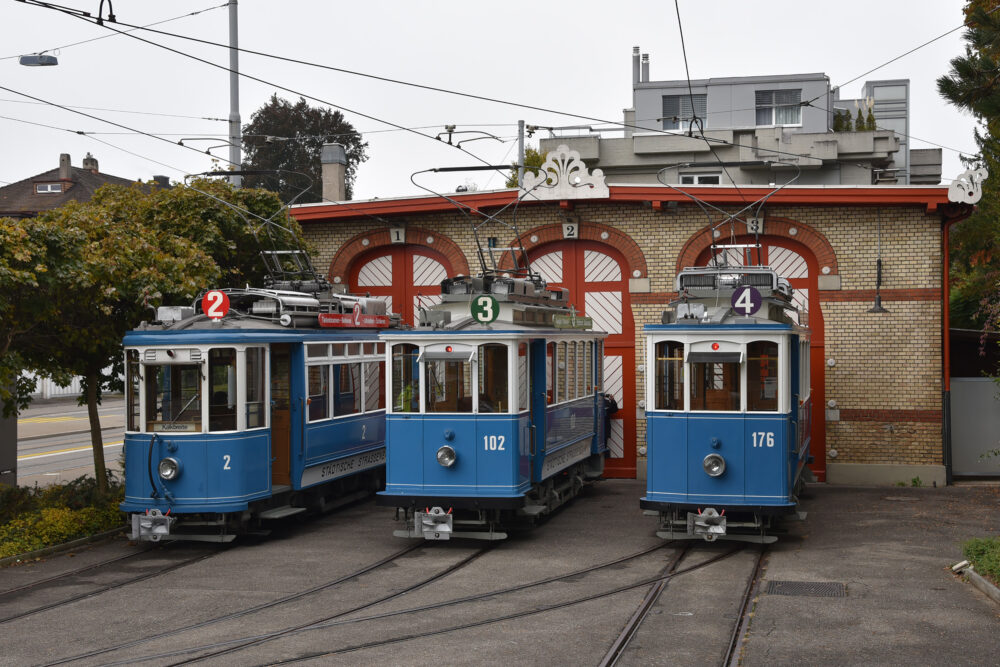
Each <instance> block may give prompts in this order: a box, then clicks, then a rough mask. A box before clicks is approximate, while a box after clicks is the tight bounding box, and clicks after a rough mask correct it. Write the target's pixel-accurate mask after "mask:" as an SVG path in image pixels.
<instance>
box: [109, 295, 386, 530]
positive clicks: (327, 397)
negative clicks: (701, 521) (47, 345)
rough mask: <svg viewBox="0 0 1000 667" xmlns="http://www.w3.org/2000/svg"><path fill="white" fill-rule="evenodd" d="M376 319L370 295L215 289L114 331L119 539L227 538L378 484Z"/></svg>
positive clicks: (380, 423) (382, 318)
mask: <svg viewBox="0 0 1000 667" xmlns="http://www.w3.org/2000/svg"><path fill="white" fill-rule="evenodd" d="M227 308H228V309H227ZM390 319H391V318H390V316H389V315H387V314H386V312H385V304H384V303H383V302H382V301H379V300H376V299H367V298H361V297H353V296H348V295H336V294H329V293H325V294H319V295H317V294H315V293H313V294H310V293H301V292H294V291H285V290H274V289H252V288H247V289H226V290H213V291H211V292H208V293H207V294H206V297H205V299H203V300H202V301H199V302H196V304H195V306H194V307H161V308H159V309H158V313H157V321H155V322H152V323H143V324H142V325H141V326H140V327H139V328H137V329H135V330H134V331H132V332H130V333H128V334H127V335H126V336H125V340H124V344H125V360H126V381H127V387H126V394H127V399H126V406H127V407H126V413H127V420H126V433H125V488H126V491H125V501H124V502H123V503H122V504H121V508H122V510H124V511H126V512H129V513H131V515H132V531H133V532H132V536H133V538H134V539H137V540H150V541H159V540H161V539H196V540H210V541H229V540H232V539H233V537H235V535H236V534H238V533H240V532H244V531H247V530H259V529H260V526H261V522H262V521H265V520H267V519H274V518H281V517H285V516H289V515H292V514H296V513H299V512H304V511H306V510H307V509H310V508H313V509H318V510H324V509H327V508H329V507H331V506H333V505H335V504H339V503H342V502H346V501H347V500H350V499H353V498H356V497H360V496H362V495H367V494H370V493H372V492H374V491H376V490H377V489H379V488H381V485H382V483H383V477H384V464H385V392H384V384H385V383H384V378H385V349H384V345H385V344H384V343H382V342H380V341H379V340H378V332H379V330H380V329H381V328H384V327H387V326H390Z"/></svg>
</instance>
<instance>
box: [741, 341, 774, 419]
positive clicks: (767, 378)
mask: <svg viewBox="0 0 1000 667" xmlns="http://www.w3.org/2000/svg"><path fill="white" fill-rule="evenodd" d="M777 410H778V344H777V343H772V342H770V341H766V340H755V341H752V342H750V343H748V344H747V411H748V412H777Z"/></svg>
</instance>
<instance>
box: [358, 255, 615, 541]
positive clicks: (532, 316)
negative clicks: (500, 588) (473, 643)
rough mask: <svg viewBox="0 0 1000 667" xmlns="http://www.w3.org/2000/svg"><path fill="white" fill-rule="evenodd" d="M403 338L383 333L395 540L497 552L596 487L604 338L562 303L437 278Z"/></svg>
mask: <svg viewBox="0 0 1000 667" xmlns="http://www.w3.org/2000/svg"><path fill="white" fill-rule="evenodd" d="M441 292H442V303H440V304H438V305H436V306H434V307H433V308H431V309H428V310H424V311H422V312H421V313H420V318H419V323H418V325H417V326H416V327H414V328H413V329H412V330H406V331H393V332H383V333H382V335H381V337H380V338H381V340H383V341H385V342H386V362H387V363H388V364H389V367H390V373H389V377H388V382H389V390H388V394H389V399H390V400H389V410H388V413H387V415H386V448H387V455H388V456H387V458H388V460H387V464H386V488H385V491H383V492H381V493H379V494H378V496H376V502H377V503H378V504H380V505H384V506H389V507H395V508H396V509H397V511H396V515H397V519H399V518H402V519H403V521H405V525H406V527H405V528H404V529H402V530H397V531H396V532H395V534H396V535H397V536H400V537H415V538H421V537H422V538H425V539H449V538H451V537H467V538H476V539H488V540H489V539H503V538H505V537H506V536H507V532H506V531H507V530H508V529H510V528H519V527H527V526H530V525H532V524H533V523H534V522H535V520H536V519H537V518H539V517H541V516H542V515H545V514H547V513H548V512H550V511H552V510H553V509H555V508H556V507H558V506H559V505H560V504H562V503H563V502H565V501H566V500H568V499H569V498H571V497H573V496H574V495H576V494H577V493H578V492H579V491H580V489H581V488H582V487H583V485H584V484H585V482H587V481H588V480H592V479H594V478H597V477H599V476H600V475H601V474H602V472H603V470H604V458H605V456H606V453H607V445H606V433H607V424H606V422H605V415H606V406H605V397H604V395H603V393H602V392H601V390H600V387H601V381H602V378H601V372H602V364H601V360H602V357H603V340H604V338H605V336H606V334H604V333H600V332H594V331H590V330H588V329H589V327H590V326H591V323H590V321H589V318H584V317H577V316H576V315H575V313H574V312H573V311H572V310H571V309H570V308H569V307H568V306H567V304H566V301H565V300H566V291H565V290H562V289H558V290H552V289H547V288H546V285H545V283H544V282H543V281H542V280H540V279H539V278H538V277H537V276H534V277H533V278H532V277H529V278H527V279H521V278H511V277H506V276H497V275H489V274H485V275H484V276H483V277H477V278H472V277H467V276H466V277H463V276H459V277H456V278H450V279H446V280H445V281H443V282H442V289H441Z"/></svg>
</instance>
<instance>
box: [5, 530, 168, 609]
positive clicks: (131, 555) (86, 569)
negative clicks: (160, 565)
mask: <svg viewBox="0 0 1000 667" xmlns="http://www.w3.org/2000/svg"><path fill="white" fill-rule="evenodd" d="M168 546H169V544H165V545H163V547H161V548H166V547H168ZM150 550H151V548H146V549H142V550H141V551H135V552H133V553H128V554H124V555H122V556H115V557H114V558H109V559H107V560H102V561H99V562H97V563H91V564H90V565H86V566H84V567H81V568H77V569H75V570H70V571H68V572H63V573H61V574H56V575H53V576H51V577H46V578H45V579H39V580H38V581H32V582H30V583H27V584H23V585H21V586H17V587H15V588H8V589H7V590H3V591H0V603H2V602H3V601H4V598H5V597H7V596H9V595H13V594H14V593H20V592H21V591H27V590H31V589H33V588H39V587H41V586H44V585H45V584H50V583H52V582H54V581H59V580H60V579H66V578H67V577H73V576H76V575H79V574H83V573H84V572H90V571H91V570H96V569H97V568H99V567H104V566H105V565H111V564H112V563H119V562H121V561H123V560H129V559H131V558H136V557H138V556H141V555H142V554H144V553H146V552H147V551H150Z"/></svg>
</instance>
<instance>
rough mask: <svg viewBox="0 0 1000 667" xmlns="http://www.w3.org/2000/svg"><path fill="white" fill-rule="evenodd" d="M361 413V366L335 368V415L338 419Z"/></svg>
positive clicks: (348, 365)
mask: <svg viewBox="0 0 1000 667" xmlns="http://www.w3.org/2000/svg"><path fill="white" fill-rule="evenodd" d="M358 412H361V364H360V363H359V362H355V363H352V364H335V365H334V367H333V414H334V416H336V417H343V416H344V415H353V414H356V413H358Z"/></svg>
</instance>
